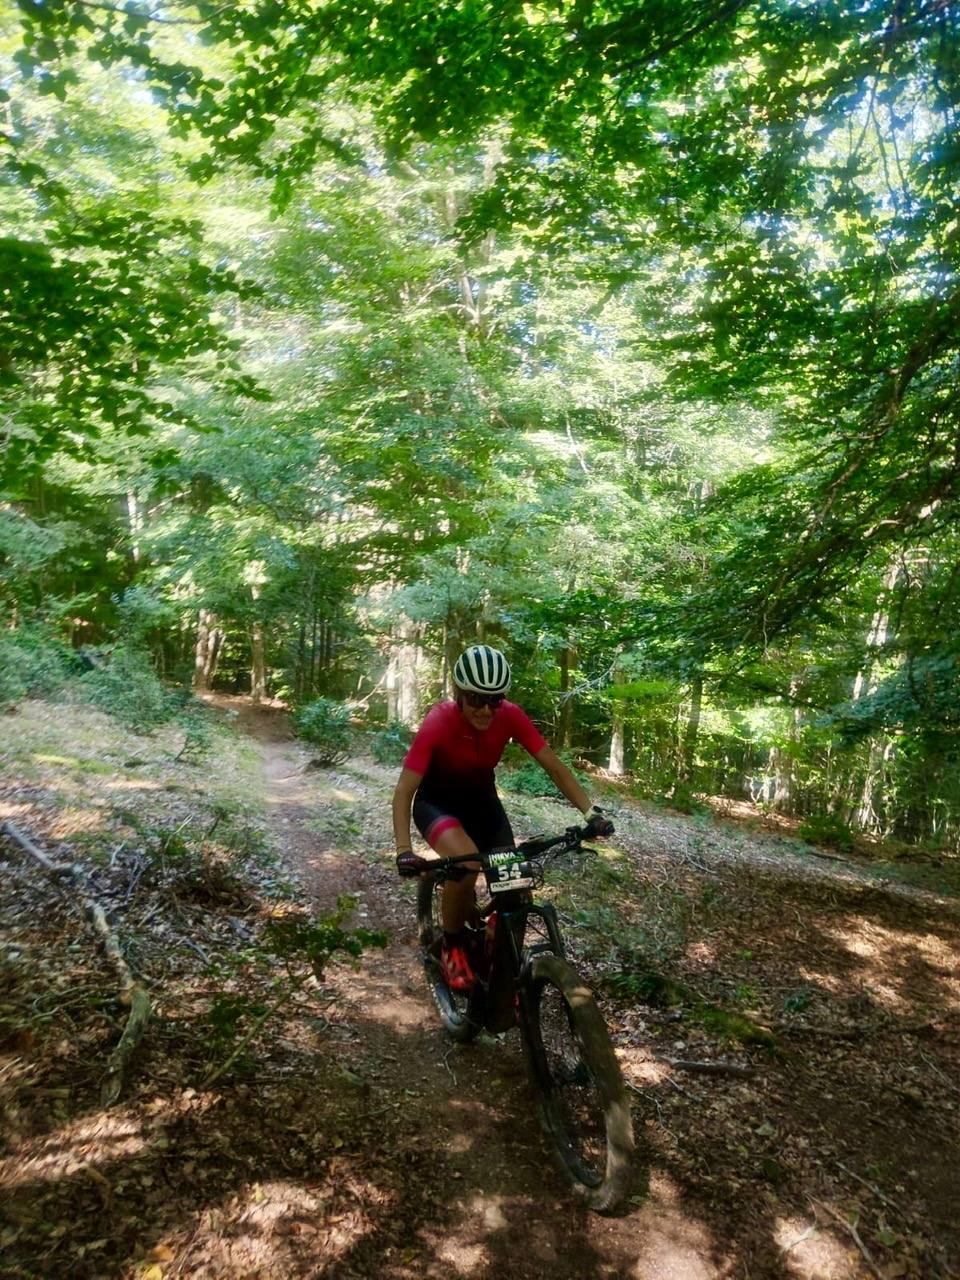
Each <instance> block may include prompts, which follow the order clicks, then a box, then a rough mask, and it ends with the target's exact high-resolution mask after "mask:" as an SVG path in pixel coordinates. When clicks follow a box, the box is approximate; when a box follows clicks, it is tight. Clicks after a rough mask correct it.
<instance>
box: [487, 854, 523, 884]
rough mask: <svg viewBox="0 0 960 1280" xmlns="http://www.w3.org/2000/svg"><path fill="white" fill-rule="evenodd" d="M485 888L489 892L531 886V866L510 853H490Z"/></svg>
mask: <svg viewBox="0 0 960 1280" xmlns="http://www.w3.org/2000/svg"><path fill="white" fill-rule="evenodd" d="M486 875H487V888H488V889H489V890H490V892H491V893H506V892H508V891H509V890H511V889H531V888H532V887H533V883H534V879H533V867H532V865H531V864H530V863H529V862H524V861H523V859H522V858H518V857H517V856H516V855H515V854H512V853H494V854H491V855H490V858H489V859H488V863H487V867H486Z"/></svg>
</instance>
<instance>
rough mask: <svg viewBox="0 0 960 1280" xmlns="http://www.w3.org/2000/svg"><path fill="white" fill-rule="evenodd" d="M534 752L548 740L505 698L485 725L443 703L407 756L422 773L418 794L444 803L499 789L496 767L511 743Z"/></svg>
mask: <svg viewBox="0 0 960 1280" xmlns="http://www.w3.org/2000/svg"><path fill="white" fill-rule="evenodd" d="M511 740H512V741H514V742H519V744H520V746H521V747H524V748H525V749H526V750H527V751H529V752H530V754H531V755H536V754H537V752H538V751H541V750H542V749H543V748H544V747H545V746H546V745H547V741H546V738H544V736H543V734H542V733H541V732H540V730H539V729H537V728H536V726H535V725H534V724H533V722H532V721H531V720H530V718H529V717H528V716H527V714H526V712H524V711H522V710H521V708H520V707H518V706H517V704H516V703H515V702H501V704H500V706H499V707H497V710H496V711H495V712H494V715H493V719H492V720H491V721H490V724H489V726H488V727H487V728H486V729H482V730H480V729H474V728H473V726H472V725H470V724H468V723H467V721H466V719H465V718H464V716H463V715H462V714H461V711H460V708H459V707H458V706H457V704H456V703H455V702H441V703H440V704H439V705H438V706H436V707H434V708H433V709H432V710H431V711H429V712H428V713H427V715H426V718H425V719H424V721H423V724H422V725H421V726H420V729H419V731H418V732H417V736H416V737H415V738H414V740H413V742H412V744H411V746H410V750H409V751H408V752H407V755H406V759H405V760H404V762H403V764H404V768H407V769H412V770H413V771H414V772H415V773H421V774H423V781H422V782H421V783H420V787H419V790H418V794H419V795H420V796H421V797H422V798H423V799H424V800H431V801H434V802H436V801H441V800H445V799H448V798H450V796H451V795H457V794H459V795H463V794H464V793H465V792H467V793H469V792H475V793H478V794H483V793H489V792H491V791H494V790H495V784H494V775H493V771H494V769H495V768H496V767H497V765H498V764H499V763H500V757H501V756H502V755H503V751H504V748H505V747H506V745H507V743H508V742H510V741H511Z"/></svg>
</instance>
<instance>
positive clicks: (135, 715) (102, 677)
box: [79, 645, 177, 733]
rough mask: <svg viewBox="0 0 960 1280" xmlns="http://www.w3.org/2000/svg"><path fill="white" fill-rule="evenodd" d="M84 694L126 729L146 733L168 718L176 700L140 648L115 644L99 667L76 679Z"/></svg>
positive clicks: (172, 712) (173, 709)
mask: <svg viewBox="0 0 960 1280" xmlns="http://www.w3.org/2000/svg"><path fill="white" fill-rule="evenodd" d="M79 683H80V686H81V688H82V689H83V692H84V694H85V695H86V697H87V698H89V700H90V701H91V702H92V703H93V705H94V706H96V707H99V708H100V710H101V711H106V712H107V713H108V714H109V715H112V716H116V718H117V719H118V720H119V721H120V722H121V723H122V724H124V725H126V726H127V727H128V728H130V729H134V730H136V731H138V732H140V733H149V732H150V731H151V730H153V729H156V728H157V727H158V726H159V725H161V724H165V723H166V722H167V721H168V720H170V719H171V718H172V716H173V715H174V713H175V710H176V703H177V699H176V698H175V697H174V696H173V695H172V694H171V692H170V691H169V690H168V689H167V687H166V686H165V685H164V684H163V681H162V680H160V678H159V677H158V676H157V673H156V672H155V671H154V669H153V667H152V666H151V664H150V659H149V658H148V656H147V655H146V653H144V652H143V651H142V650H140V649H135V648H128V647H127V646H126V645H117V647H116V648H115V649H113V651H112V652H111V653H110V654H109V655H108V656H107V659H106V661H105V662H104V664H103V665H102V666H100V667H97V668H95V669H94V670H93V671H89V672H87V673H86V674H85V675H83V676H82V677H81V678H80V681H79Z"/></svg>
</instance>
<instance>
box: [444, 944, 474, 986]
mask: <svg viewBox="0 0 960 1280" xmlns="http://www.w3.org/2000/svg"><path fill="white" fill-rule="evenodd" d="M440 963H441V965H442V966H443V976H444V978H445V979H446V982H447V986H448V987H449V988H450V990H451V991H472V990H473V984H474V983H475V982H476V980H477V977H476V974H475V973H474V971H473V965H472V964H471V963H470V956H469V954H468V952H467V946H466V939H465V937H463V935H460V936H458V937H456V938H454V939H452V940H451V939H448V938H446V937H444V939H443V944H442V946H441V947H440Z"/></svg>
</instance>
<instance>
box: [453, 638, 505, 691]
mask: <svg viewBox="0 0 960 1280" xmlns="http://www.w3.org/2000/svg"><path fill="white" fill-rule="evenodd" d="M453 683H454V684H455V685H456V686H457V688H458V689H466V690H467V692H468V693H506V692H507V690H508V689H509V688H510V663H509V662H507V660H506V658H505V657H504V656H503V654H502V653H501V652H500V650H499V649H491V648H490V646H489V645H488V644H475V645H473V646H472V648H470V649H464V651H463V653H461V655H460V657H459V658H458V659H457V662H456V666H455V667H454V668H453Z"/></svg>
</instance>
